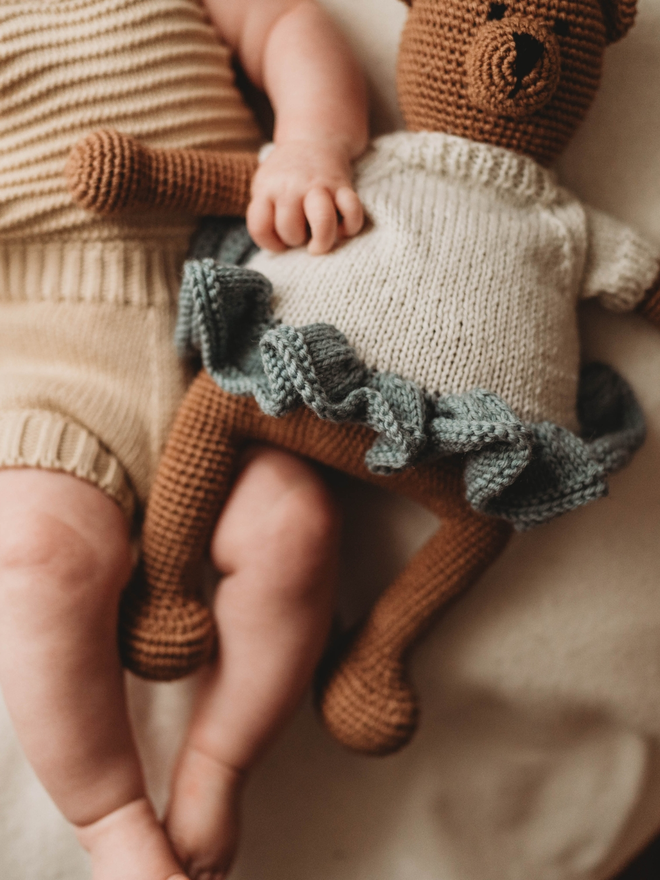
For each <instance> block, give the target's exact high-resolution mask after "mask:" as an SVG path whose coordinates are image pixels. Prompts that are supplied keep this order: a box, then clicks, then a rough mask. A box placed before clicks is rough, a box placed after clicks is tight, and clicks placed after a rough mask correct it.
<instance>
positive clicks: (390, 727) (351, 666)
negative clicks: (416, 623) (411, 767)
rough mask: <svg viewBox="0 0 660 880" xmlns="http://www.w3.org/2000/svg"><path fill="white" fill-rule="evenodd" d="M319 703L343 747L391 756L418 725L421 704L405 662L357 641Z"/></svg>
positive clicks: (330, 678)
mask: <svg viewBox="0 0 660 880" xmlns="http://www.w3.org/2000/svg"><path fill="white" fill-rule="evenodd" d="M318 704H319V708H320V711H321V714H322V716H323V721H324V723H325V726H326V727H327V728H328V730H329V731H330V733H331V734H332V735H333V736H334V738H335V739H336V740H338V741H339V742H340V743H341V744H342V745H344V746H346V747H347V748H349V749H353V750H354V751H357V752H362V753H364V754H369V755H389V754H391V753H392V752H396V751H398V750H399V749H401V748H402V747H403V746H405V745H406V744H407V743H408V742H409V740H410V739H411V737H412V736H413V734H414V733H415V730H416V729H417V724H418V718H419V706H418V702H417V697H416V695H415V693H414V691H413V690H412V688H411V686H410V684H409V683H408V680H407V676H406V671H405V668H404V666H403V663H402V662H401V661H400V660H398V659H396V658H394V657H392V656H387V655H384V654H382V653H380V652H378V651H376V650H366V645H364V646H360V645H359V644H358V645H356V648H355V649H354V650H352V651H349V652H348V654H347V655H345V656H344V658H343V660H341V662H340V663H339V665H338V666H337V667H336V669H335V670H334V672H333V673H332V674H331V675H330V676H329V677H328V679H327V680H326V682H325V684H324V685H322V688H321V693H320V695H319V698H318Z"/></svg>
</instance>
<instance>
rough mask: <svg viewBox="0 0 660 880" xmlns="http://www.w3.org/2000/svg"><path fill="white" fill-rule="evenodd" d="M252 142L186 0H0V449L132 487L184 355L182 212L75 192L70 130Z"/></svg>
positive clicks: (144, 471)
mask: <svg viewBox="0 0 660 880" xmlns="http://www.w3.org/2000/svg"><path fill="white" fill-rule="evenodd" d="M99 128H114V129H116V130H117V131H120V132H122V133H123V134H127V135H133V136H134V137H137V138H139V139H140V140H142V141H143V142H144V143H146V144H148V145H151V146H157V147H195V148H201V149H207V148H208V149H251V148H256V146H257V144H258V139H259V138H258V132H257V128H256V125H255V123H254V121H253V118H252V116H251V113H250V112H249V111H248V110H247V108H246V107H245V105H244V104H243V101H242V99H241V96H240V94H239V92H238V91H237V89H236V88H235V85H234V77H233V72H232V69H231V65H230V54H229V50H228V49H227V48H226V47H225V46H222V45H220V43H219V42H218V39H217V36H216V34H215V32H214V31H213V29H212V27H211V24H210V22H209V20H208V18H207V16H206V13H205V11H204V7H203V5H202V3H201V2H200V0H47V2H45V3H44V2H36V0H3V2H2V3H1V4H0V466H3V467H41V468H49V469H55V470H62V471H65V472H68V473H72V474H75V475H76V476H78V477H81V478H83V479H86V480H88V481H90V482H92V483H93V484H95V485H97V486H99V487H100V488H101V489H103V490H104V491H105V492H107V493H108V494H109V495H110V496H111V497H112V498H114V499H115V500H116V501H117V502H118V503H119V504H120V505H121V506H122V508H123V509H124V510H125V511H126V513H127V514H128V515H130V514H131V511H132V509H133V506H134V503H135V500H136V499H137V500H139V501H144V499H145V498H146V494H147V491H148V487H149V484H150V481H151V476H152V474H153V471H154V469H155V465H156V462H157V460H158V455H159V452H160V449H161V446H162V444H163V440H164V437H165V435H166V432H167V429H168V427H169V424H170V422H171V420H172V417H173V414H174V412H175V410H176V407H177V405H178V403H179V401H180V399H181V397H182V395H183V393H184V391H185V387H186V383H187V380H188V375H189V371H188V370H187V368H186V367H185V366H183V365H182V364H181V363H180V362H179V361H178V359H177V357H176V354H175V352H174V349H173V346H172V342H171V337H172V331H173V327H174V322H175V316H176V300H177V294H178V287H179V284H180V273H181V266H182V264H183V261H184V258H185V255H186V252H187V248H188V244H189V239H190V236H191V234H192V232H193V230H194V229H195V218H193V217H190V216H183V215H178V216H163V215H161V214H155V213H144V214H141V215H131V216H130V217H129V218H127V219H126V220H121V221H114V220H112V221H111V220H107V219H103V218H98V217H94V216H92V215H90V214H87V213H86V212H84V211H83V210H81V209H80V208H78V207H76V206H75V205H74V204H73V202H72V200H71V197H70V195H69V193H68V191H67V189H66V185H65V178H64V173H63V172H64V166H65V163H66V159H67V156H68V153H69V150H70V149H71V147H72V146H73V144H74V143H76V141H77V140H78V139H79V138H81V137H83V136H84V135H86V134H88V133H89V132H91V131H94V130H96V129H99Z"/></svg>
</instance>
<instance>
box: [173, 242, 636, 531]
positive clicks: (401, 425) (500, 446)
mask: <svg viewBox="0 0 660 880" xmlns="http://www.w3.org/2000/svg"><path fill="white" fill-rule="evenodd" d="M271 293H272V288H271V285H270V282H269V281H268V280H267V279H266V278H264V276H263V275H261V274H260V273H258V272H254V271H253V270H250V269H246V268H244V267H240V266H236V265H228V264H223V263H219V262H216V261H215V260H213V259H202V260H191V261H189V262H188V263H186V266H185V269H184V279H183V285H182V289H181V297H180V312H179V323H178V327H177V337H176V338H177V344H178V346H179V350H180V351H181V353H182V354H184V355H195V354H197V353H201V357H202V362H203V364H204V366H205V368H206V370H207V371H208V373H209V374H210V375H211V377H212V378H213V379H214V381H215V382H217V383H218V385H219V386H220V387H222V388H223V389H224V390H225V391H228V392H230V393H232V394H239V395H252V396H253V397H254V398H255V399H256V401H257V403H258V404H259V406H260V407H261V409H262V410H263V412H264V413H266V414H267V415H271V416H274V417H277V416H282V415H284V414H285V413H288V412H291V411H292V410H294V409H296V407H298V406H307V407H309V409H311V410H312V411H313V412H315V413H316V414H317V415H318V416H319V418H322V419H329V420H331V421H334V422H352V423H357V424H361V425H366V426H368V427H370V428H372V429H373V430H374V432H375V434H376V438H375V440H374V443H373V445H372V447H371V449H369V451H368V452H367V454H366V456H365V462H366V464H367V466H368V467H369V469H370V470H372V471H374V472H375V473H383V474H387V473H391V472H393V471H399V470H401V469H403V468H406V467H409V466H411V465H413V464H415V463H416V462H421V461H426V460H430V459H434V458H438V457H441V456H447V455H453V454H461V455H464V456H465V484H466V494H467V499H468V501H469V502H470V504H471V505H472V506H473V507H474V508H475V509H476V510H479V511H482V512H483V513H487V514H490V515H492V516H497V517H501V518H503V519H506V520H508V521H509V522H511V523H513V525H514V526H515V527H516V528H517V529H521V530H522V529H527V528H530V527H531V526H534V525H537V524H539V523H543V522H546V521H547V520H550V519H552V518H553V517H555V516H558V515H559V514H561V513H565V512H567V511H569V510H573V509H574V508H576V507H580V506H581V505H583V504H586V503H587V502H589V501H592V500H594V499H596V498H599V497H601V496H602V495H605V494H606V492H607V481H606V478H607V475H608V474H610V473H612V472H614V471H616V470H618V469H620V468H621V467H623V466H624V465H625V464H626V463H627V462H628V461H629V460H630V458H631V456H632V455H633V453H634V452H635V451H636V450H637V449H638V448H639V446H640V445H641V444H642V442H643V440H644V434H645V425H644V418H643V415H642V412H641V409H640V407H639V405H638V403H637V401H636V399H635V396H634V394H633V393H632V391H631V389H630V388H629V386H628V385H627V383H626V382H625V381H624V380H623V379H622V378H621V377H620V376H619V375H618V374H617V373H615V372H614V371H613V370H612V369H611V368H609V367H607V366H605V365H604V364H590V365H588V366H587V367H585V368H584V369H583V370H582V373H581V377H580V388H579V400H578V415H579V418H580V424H581V426H582V436H581V437H578V436H576V435H575V434H574V433H572V432H571V431H568V430H566V429H565V428H562V427H559V426H557V425H555V424H553V423H551V422H539V423H536V424H530V423H525V422H522V421H521V420H520V419H519V418H518V417H517V416H516V414H515V413H514V412H513V410H512V409H511V408H510V407H509V406H508V404H506V403H505V402H504V401H503V400H502V399H501V398H500V397H499V396H498V395H497V394H493V393H492V392H490V391H485V390H483V389H479V388H477V389H474V390H473V391H469V392H467V393H464V394H446V395H442V396H439V397H436V396H431V395H429V394H427V393H425V392H424V391H422V390H421V389H420V388H419V387H418V386H417V385H416V384H415V383H414V382H410V381H407V380H405V379H402V378H401V377H399V376H397V375H394V374H390V373H382V372H377V371H374V370H369V369H368V368H367V367H366V366H365V365H364V364H363V363H362V362H361V361H360V360H359V359H358V358H357V355H356V353H355V351H354V350H353V349H352V348H351V347H350V346H349V345H348V343H347V341H346V338H345V337H344V336H343V334H342V333H340V331H339V330H337V329H336V328H335V327H333V326H331V325H329V324H311V325H309V326H307V327H289V326H284V325H281V324H278V323H277V322H276V321H275V320H274V318H273V316H272V312H271V308H270V299H271Z"/></svg>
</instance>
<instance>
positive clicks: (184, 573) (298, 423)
mask: <svg viewBox="0 0 660 880" xmlns="http://www.w3.org/2000/svg"><path fill="white" fill-rule="evenodd" d="M253 440H258V441H263V442H267V443H272V444H274V445H276V446H281V447H283V448H285V449H288V450H289V451H291V452H294V453H299V454H302V455H308V456H309V457H311V458H314V459H316V460H319V461H324V462H326V463H328V464H331V465H335V466H339V467H342V468H343V469H344V470H348V472H349V473H356V474H357V473H358V472H359V475H360V476H363V473H362V472H364V473H365V474H368V471H367V470H366V467H365V466H364V463H363V459H364V453H365V451H366V449H368V448H369V445H370V444H371V443H372V442H373V433H372V432H371V431H370V430H369V429H368V428H362V427H359V426H356V425H335V424H330V423H328V422H323V421H321V420H320V419H318V418H317V417H316V416H315V415H314V414H313V413H312V412H310V411H309V410H306V409H305V408H304V407H301V408H300V409H298V410H297V411H295V412H293V413H291V414H290V415H288V416H284V417H283V418H272V417H271V416H267V415H264V413H263V412H262V411H261V410H260V409H259V407H258V405H257V403H256V402H255V401H254V400H253V399H252V398H250V397H239V396H236V395H232V394H228V393H227V392H225V391H223V390H222V389H220V388H219V387H218V386H217V385H216V384H215V382H214V381H213V379H212V378H211V377H210V376H209V374H208V373H207V372H206V371H205V370H202V371H201V372H200V373H199V375H198V376H197V378H196V379H195V381H194V382H193V383H192V385H191V387H190V389H189V390H188V392H187V394H186V396H185V398H184V400H183V403H182V404H181V406H180V408H179V411H178V413H177V416H176V419H175V422H174V425H173V427H172V431H171V433H170V436H169V438H168V441H167V445H166V447H165V451H164V453H163V456H162V458H161V461H160V464H159V467H158V472H157V474H156V479H155V481H154V484H153V487H152V490H151V497H150V499H149V505H148V508H147V513H146V517H145V523H144V528H143V533H142V537H143V541H142V550H143V560H144V572H143V573H144V577H141V578H136V579H135V580H134V582H133V583H132V584H131V585H130V586H129V588H128V589H127V590H126V592H125V594H124V598H123V601H122V606H121V617H120V646H121V651H122V657H123V660H124V663H125V665H126V666H127V667H128V668H129V669H131V670H132V671H134V672H136V673H137V674H138V675H142V676H143V677H145V678H150V679H156V680H158V679H160V680H171V679H174V678H180V677H182V676H184V675H186V674H188V673H189V672H192V671H193V670H194V669H196V668H197V667H198V666H200V665H201V664H202V663H203V662H204V661H205V660H207V659H209V658H210V656H211V654H212V652H213V649H214V645H215V623H214V621H213V619H212V616H211V614H210V612H209V611H208V609H207V608H206V606H205V605H204V604H203V603H202V602H200V601H199V600H198V599H197V598H196V597H195V596H194V595H193V594H192V592H191V590H190V588H189V586H188V585H189V584H190V583H191V581H194V575H195V572H194V571H193V567H194V566H195V565H196V564H197V563H198V562H199V561H200V560H201V559H202V557H203V553H204V549H205V547H206V544H207V542H208V540H209V538H210V535H211V531H212V529H213V527H214V526H215V523H216V520H217V518H218V515H219V514H220V511H221V509H222V506H223V504H224V502H225V500H226V498H227V496H228V493H229V489H230V481H231V478H232V476H233V474H234V470H235V463H236V457H237V455H238V453H239V451H240V449H241V448H242V447H243V446H244V445H245V444H247V443H248V442H250V441H253ZM191 575H192V576H193V577H192V578H191Z"/></svg>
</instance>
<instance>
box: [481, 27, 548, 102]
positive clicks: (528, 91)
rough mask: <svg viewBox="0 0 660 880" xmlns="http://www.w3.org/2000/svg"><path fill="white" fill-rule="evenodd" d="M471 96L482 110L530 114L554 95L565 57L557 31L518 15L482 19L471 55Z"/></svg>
mask: <svg viewBox="0 0 660 880" xmlns="http://www.w3.org/2000/svg"><path fill="white" fill-rule="evenodd" d="M466 69H467V85H468V97H469V100H470V101H471V102H472V103H473V104H474V105H475V106H477V107H479V108H480V109H481V110H485V111H487V112H489V113H494V114H497V115H504V116H528V115H529V114H531V113H534V112H535V111H536V110H539V109H540V108H541V107H543V106H544V105H545V104H547V103H548V101H549V100H550V99H551V98H552V96H553V95H554V93H555V91H556V89H557V86H558V84H559V75H560V72H561V57H560V52H559V44H558V42H557V38H556V37H555V35H554V34H553V33H552V32H551V31H549V30H547V28H546V27H545V26H544V25H543V24H541V23H539V22H536V21H533V20H531V19H528V18H523V17H522V16H514V17H511V18H507V19H505V20H503V21H490V22H488V23H487V24H485V25H483V26H482V27H481V28H480V29H479V31H478V32H477V35H476V37H475V39H474V42H473V43H472V45H471V46H470V49H469V50H468V54H467V58H466Z"/></svg>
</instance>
